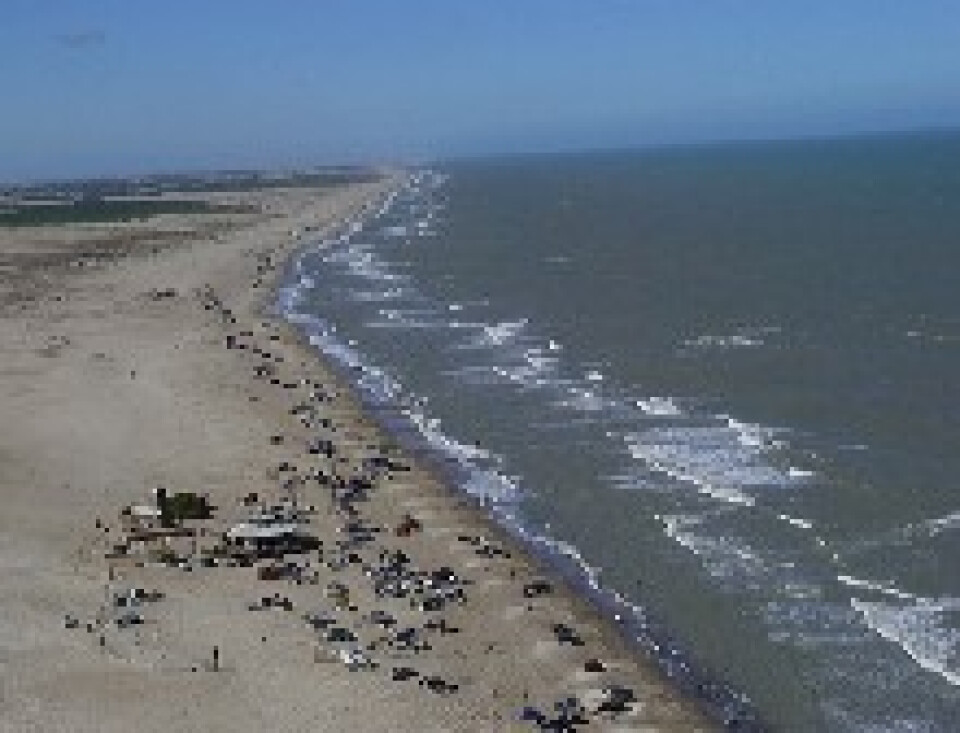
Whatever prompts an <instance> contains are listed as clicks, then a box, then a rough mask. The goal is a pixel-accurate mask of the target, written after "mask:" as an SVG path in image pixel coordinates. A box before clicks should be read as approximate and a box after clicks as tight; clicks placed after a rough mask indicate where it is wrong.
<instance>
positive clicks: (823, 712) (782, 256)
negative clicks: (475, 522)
mask: <svg viewBox="0 0 960 733" xmlns="http://www.w3.org/2000/svg"><path fill="white" fill-rule="evenodd" d="M314 245H315V246H307V247H305V248H304V250H303V251H302V252H301V254H300V255H299V256H298V257H297V258H296V260H295V261H294V262H293V264H292V265H291V267H290V271H289V273H288V278H287V280H286V282H285V284H284V286H283V287H282V288H281V290H280V292H279V296H278V306H279V307H280V308H281V310H282V311H283V312H284V313H285V314H286V316H287V317H288V318H289V319H290V320H291V321H294V322H296V323H298V324H300V326H301V327H302V328H303V329H304V330H305V332H306V333H307V334H308V335H309V336H310V338H311V341H312V342H313V343H314V344H316V346H317V347H318V348H319V349H321V350H322V351H324V352H325V353H326V354H327V355H328V357H330V358H331V359H332V360H333V361H334V362H335V363H337V364H338V365H339V366H340V367H341V368H342V370H343V372H344V374H346V375H348V376H349V377H350V378H352V379H353V380H354V381H355V383H356V384H357V385H358V387H359V388H360V390H361V392H362V394H363V395H364V398H365V400H366V401H367V402H368V404H369V405H370V406H371V409H374V410H379V411H381V412H382V414H383V415H385V416H391V417H390V418H389V419H388V420H387V422H388V423H389V424H391V425H392V426H393V427H394V428H395V429H396V430H398V431H399V432H404V433H405V434H407V436H408V438H409V436H414V437H416V439H417V440H419V441H420V443H421V444H422V447H424V448H425V449H426V450H427V451H428V452H430V453H431V454H432V455H433V456H434V457H435V458H437V460H438V461H439V462H440V463H442V464H444V465H445V466H447V467H448V468H449V469H450V475H451V477H452V478H453V480H455V481H456V482H457V483H458V488H459V490H462V491H464V492H467V493H469V494H470V495H472V496H474V497H475V498H476V499H477V500H478V501H482V502H483V503H484V504H485V505H486V506H487V507H488V508H489V511H490V512H491V514H492V515H493V516H494V517H495V518H496V519H497V520H498V521H500V522H501V523H502V524H503V525H504V526H505V527H507V528H508V529H510V530H511V531H513V532H514V533H516V534H519V535H522V536H524V537H526V538H527V539H528V541H529V542H530V543H531V546H533V547H535V548H537V550H538V551H539V552H541V553H542V554H544V555H545V556H547V557H548V558H552V559H553V561H555V562H556V563H557V566H558V568H560V569H561V570H562V571H564V572H566V573H567V574H568V575H569V576H570V577H572V578H574V579H575V580H576V581H578V582H579V583H580V584H581V585H582V587H583V589H584V592H585V593H589V594H591V595H592V596H593V597H595V598H596V599H597V601H598V603H600V605H601V606H602V607H603V608H605V609H606V610H607V612H609V613H611V614H617V615H618V616H619V617H620V620H621V623H622V624H623V627H624V631H625V633H626V634H628V635H632V636H635V637H636V638H637V644H638V646H639V647H640V648H641V649H645V650H646V651H647V652H649V653H650V654H652V655H653V656H654V657H656V658H657V659H658V660H659V662H660V664H661V666H663V668H664V669H665V670H666V671H667V672H668V673H670V674H671V675H673V676H675V677H677V679H678V683H679V684H681V685H685V686H686V687H687V688H688V689H690V690H693V691H696V690H699V691H700V693H701V694H703V695H705V696H706V697H710V698H711V699H712V701H713V702H714V704H715V705H716V706H717V707H720V708H723V709H725V710H726V711H727V713H728V714H729V715H730V716H733V717H736V716H747V717H749V716H750V715H756V717H757V718H759V719H760V720H761V721H763V723H764V724H765V725H766V726H768V727H769V728H771V729H774V730H786V731H858V732H859V731H864V732H865V731H870V732H874V731H898V732H899V731H923V732H925V733H926V732H933V731H938V732H939V731H943V732H947V731H956V730H957V729H958V726H960V565H958V560H960V479H958V477H960V440H958V439H960V416H958V408H960V386H958V381H957V375H958V374H960V275H958V273H960V134H950V133H929V134H911V135H900V136H875V137H863V138H849V139H842V140H815V141H798V142H764V143H739V144H724V145H705V146H697V147H678V148H664V149H655V150H633V151H610V152H591V153H579V154H562V155H560V154H558V155H542V156H514V157H509V158H500V159H492V158H491V159H483V160H479V159H478V160H470V161H458V162H449V163H439V164H436V165H434V166H432V167H430V168H429V169H426V168H425V169H423V170H418V171H413V172H411V174H410V178H409V180H408V183H407V185H406V186H405V187H404V188H403V189H402V190H400V191H398V192H395V194H394V195H392V196H390V197H389V198H388V199H386V200H385V201H383V202H382V205H381V206H379V207H378V208H377V209H376V210H375V211H372V212H370V214H369V215H368V216H366V217H365V218H364V219H362V220H357V221H354V222H352V223H350V224H349V226H345V227H344V228H343V229H342V230H341V231H338V232H336V233H335V234H334V235H330V236H328V238H327V239H326V240H325V241H322V242H316V243H314ZM704 680H713V681H716V682H719V683H722V684H719V685H712V686H711V685H706V686H705V685H704ZM705 690H706V692H704V691H705ZM743 700H748V702H747V703H744V702H743Z"/></svg>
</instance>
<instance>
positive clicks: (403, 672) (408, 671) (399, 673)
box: [392, 667, 420, 682]
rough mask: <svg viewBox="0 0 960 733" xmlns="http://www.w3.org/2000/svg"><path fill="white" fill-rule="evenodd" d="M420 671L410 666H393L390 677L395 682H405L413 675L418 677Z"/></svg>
mask: <svg viewBox="0 0 960 733" xmlns="http://www.w3.org/2000/svg"><path fill="white" fill-rule="evenodd" d="M419 676H420V673H419V672H418V671H417V670H415V669H413V668H412V667H394V670H393V674H392V677H393V679H394V680H395V681H397V682H405V681H406V680H409V679H412V678H413V677H419Z"/></svg>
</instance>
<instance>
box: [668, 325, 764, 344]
mask: <svg viewBox="0 0 960 733" xmlns="http://www.w3.org/2000/svg"><path fill="white" fill-rule="evenodd" d="M780 331H781V329H780V327H779V326H743V327H741V328H738V329H736V330H735V331H734V332H733V333H730V334H703V335H701V336H697V337H695V338H691V339H686V340H684V341H683V342H682V345H683V346H685V347H687V348H695V349H706V348H718V349H732V348H755V347H759V346H764V345H765V344H766V342H767V338H768V337H769V336H771V335H774V334H777V333H780Z"/></svg>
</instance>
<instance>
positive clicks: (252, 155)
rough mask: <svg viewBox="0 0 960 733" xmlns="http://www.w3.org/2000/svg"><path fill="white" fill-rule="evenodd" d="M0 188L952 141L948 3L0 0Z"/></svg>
mask: <svg viewBox="0 0 960 733" xmlns="http://www.w3.org/2000/svg"><path fill="white" fill-rule="evenodd" d="M0 84H2V87H0V88H2V93H0V180H17V179H25V178H44V177H56V176H78V175H97V174H107V173H125V172H130V173H134V172H147V171H154V170H183V169H205V168H225V167H234V168H239V167H284V166H307V165H320V164H327V163H351V162H394V161H396V162H404V161H410V160H417V159H429V158H435V157H448V156H463V155H475V154H486V153H511V152H537V151H552V150H566V149H578V148H597V147H629V146H647V145H660V144H676V143H685V142H699V141H709V140H724V139H758V138H760V139H762V138H780V137H802V136H809V135H817V136H819V135H833V134H850V133H854V132H857V131H884V130H900V129H915V128H927V127H960V1H958V0H803V1H801V0H482V1H474V2H466V1H463V0H273V1H271V2H268V1H267V0H260V1H259V2H255V1H254V0H199V1H198V0H189V1H188V0H162V2H155V1H154V2H148V1H147V0H83V2H79V1H78V0H3V2H2V6H0Z"/></svg>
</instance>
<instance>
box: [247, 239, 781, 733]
mask: <svg viewBox="0 0 960 733" xmlns="http://www.w3.org/2000/svg"><path fill="white" fill-rule="evenodd" d="M323 249H324V243H323V242H322V241H315V242H313V243H307V244H305V245H303V246H301V247H299V248H297V249H296V250H295V251H293V252H291V253H290V254H289V255H288V257H287V260H286V262H285V263H284V265H283V266H282V267H280V268H278V270H277V276H276V278H275V279H274V282H273V290H274V291H275V292H274V295H273V296H271V297H270V298H269V299H268V300H269V301H270V304H269V307H266V306H265V307H264V309H263V311H264V313H265V315H268V316H269V317H272V318H275V319H277V320H278V321H279V322H281V323H283V324H284V326H285V328H286V329H288V330H289V331H290V333H292V334H293V335H294V338H296V339H297V340H298V341H299V343H300V345H301V346H302V347H303V348H304V349H305V350H306V351H307V352H309V353H313V354H315V355H316V357H317V358H319V359H320V360H321V361H323V362H324V365H325V369H326V370H327V371H328V372H330V373H332V374H333V375H334V378H335V379H337V380H338V381H339V382H340V383H341V385H343V386H344V388H345V389H347V390H349V391H350V393H351V395H352V398H353V399H354V400H355V401H356V403H357V404H358V409H359V411H360V413H361V414H363V415H364V416H365V417H366V418H367V419H369V420H371V421H372V422H373V424H374V425H375V426H376V429H377V431H378V434H379V435H380V436H381V439H382V440H385V441H386V442H390V443H392V444H395V445H397V446H400V447H401V449H402V450H404V451H406V452H408V453H411V454H413V455H415V458H414V460H415V461H417V462H419V464H420V466H421V467H422V468H423V469H424V471H425V472H426V473H427V474H429V475H430V476H431V477H432V479H433V480H435V481H436V482H437V483H438V484H440V486H441V491H444V490H445V491H447V492H449V493H450V494H451V495H452V496H454V497H456V498H457V499H458V500H461V501H463V502H465V504H466V505H467V506H469V507H470V508H472V511H473V512H475V514H476V515H477V517H478V519H479V521H480V522H487V523H489V524H490V525H491V534H493V535H494V536H496V538H497V539H498V541H500V542H502V543H505V544H506V545H508V546H510V547H511V549H512V551H513V552H514V553H516V554H518V555H522V556H523V557H524V562H526V563H529V564H530V565H531V566H533V567H537V568H541V569H542V572H543V574H544V575H546V576H548V577H550V578H551V580H553V581H555V582H557V583H558V584H560V585H562V586H563V588H564V592H565V593H566V594H568V595H569V596H571V597H572V599H573V600H574V602H575V603H576V604H578V605H579V606H580V608H579V609H578V615H582V616H583V618H585V619H588V620H594V619H595V618H596V617H597V616H599V617H600V619H601V625H602V626H603V627H604V629H603V633H604V635H605V636H606V637H607V640H608V642H610V641H612V640H615V641H613V643H614V644H615V645H616V646H618V647H619V648H620V649H621V650H625V651H626V653H627V654H632V655H635V656H636V657H637V661H638V662H639V663H640V664H649V665H651V666H653V667H655V668H656V669H657V670H658V671H659V673H660V674H661V675H662V676H663V679H664V681H665V682H666V684H668V685H670V686H671V687H673V688H674V689H675V690H676V691H677V692H678V693H679V694H681V695H682V696H683V697H684V698H685V699H687V700H689V701H691V702H693V703H695V704H696V705H698V706H700V707H701V708H702V709H703V710H704V712H705V713H706V715H707V716H708V717H709V718H710V719H711V720H713V721H714V722H715V723H718V724H720V726H721V728H728V727H729V728H732V729H736V730H744V731H758V732H759V731H764V730H768V727H767V726H766V724H765V723H764V722H762V721H761V720H760V718H759V716H758V713H757V711H756V710H755V709H754V708H753V707H752V705H751V704H750V703H749V702H745V699H744V697H743V696H742V695H740V694H739V693H738V692H737V691H736V690H734V689H732V688H731V687H730V686H729V685H727V684H726V683H725V682H723V681H722V680H721V679H719V678H717V677H716V676H714V675H712V674H710V672H709V671H708V670H706V669H704V668H703V667H702V666H701V665H700V664H699V663H698V662H697V661H696V660H695V659H693V658H692V657H691V655H690V653H689V650H688V649H687V648H686V647H684V646H683V645H682V644H680V643H678V642H677V641H676V640H675V638H674V637H673V636H672V635H671V633H670V631H669V628H668V625H667V624H664V623H663V621H662V620H661V619H659V618H657V617H655V616H652V615H650V614H649V612H648V611H647V610H646V609H643V608H642V607H641V608H638V607H635V606H632V605H631V604H629V603H626V602H625V601H623V600H622V598H621V597H620V596H619V594H617V593H616V592H615V591H612V590H611V589H609V588H606V587H605V586H602V585H599V584H598V582H597V581H596V580H595V579H594V578H593V577H592V576H591V573H590V569H589V567H588V566H586V565H585V564H584V563H583V561H582V560H581V559H580V557H579V552H578V551H577V549H576V548H567V549H568V551H567V552H564V551H563V550H562V549H558V547H556V546H555V542H554V541H553V540H552V539H550V538H549V537H548V536H542V535H538V534H536V533H535V532H532V531H530V530H529V529H528V528H527V527H526V526H525V525H523V524H522V523H520V522H518V521H513V522H510V521H507V520H506V519H505V518H503V517H498V516H496V514H495V512H494V511H492V509H491V505H488V504H487V503H485V502H484V501H483V500H481V499H479V498H477V497H474V496H471V495H470V494H469V493H468V492H467V491H466V489H465V488H464V486H463V484H464V482H465V481H466V480H467V477H466V476H464V469H463V467H462V466H460V465H459V464H456V462H455V461H452V460H451V459H450V458H448V457H446V456H444V455H443V454H442V453H440V452H438V451H437V450H436V449H435V448H434V447H432V446H431V445H430V443H429V441H428V440H427V439H426V438H425V437H424V436H423V434H422V433H421V432H420V431H419V430H418V429H417V427H416V426H415V425H413V424H412V423H411V422H410V420H409V418H408V417H407V416H406V415H405V413H404V411H403V409H402V408H400V407H399V406H397V405H394V404H392V403H389V402H387V403H383V402H382V401H380V402H378V401H377V400H375V399H372V398H367V397H365V393H364V391H363V389H362V388H361V387H360V386H359V385H358V384H357V383H355V381H354V380H353V379H351V374H350V369H349V368H348V367H347V366H346V365H344V364H341V363H338V361H337V358H336V355H333V354H328V353H325V352H324V351H323V349H322V348H321V347H320V346H318V345H315V344H313V343H311V342H310V338H309V334H308V333H307V332H306V328H305V326H304V325H302V324H298V323H296V322H294V321H290V320H287V319H286V318H285V316H284V314H283V313H282V312H278V310H277V308H276V304H277V301H278V294H277V292H276V291H278V290H279V289H280V288H282V287H284V286H286V285H288V284H289V283H290V282H292V279H293V272H292V270H293V269H294V265H295V263H296V262H297V260H299V259H300V258H302V257H303V256H304V255H306V254H310V253H316V252H319V251H322V250H323ZM341 345H342V344H341ZM571 552H572V553H573V554H570V553H571Z"/></svg>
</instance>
